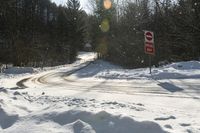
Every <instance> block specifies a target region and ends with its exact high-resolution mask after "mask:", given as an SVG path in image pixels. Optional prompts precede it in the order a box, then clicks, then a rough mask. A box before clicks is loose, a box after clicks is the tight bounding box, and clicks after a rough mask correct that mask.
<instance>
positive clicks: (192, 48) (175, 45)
mask: <svg viewBox="0 0 200 133" xmlns="http://www.w3.org/2000/svg"><path fill="white" fill-rule="evenodd" d="M110 4H111V6H110ZM109 6H110V7H109ZM91 7H92V8H93V15H90V17H89V20H90V21H89V22H90V25H91V27H90V28H89V31H90V32H89V33H91V34H90V39H91V40H92V44H93V48H94V49H96V51H98V52H99V56H100V57H102V58H104V59H106V60H109V61H112V62H114V63H117V64H121V65H123V66H125V67H131V68H133V67H144V66H147V65H148V56H147V55H145V54H144V32H143V31H144V30H150V31H153V32H154V33H155V45H156V56H155V57H154V58H153V62H154V64H155V65H157V64H158V62H159V61H164V60H167V61H169V62H172V61H180V60H196V59H198V58H199V57H200V1H199V0H177V1H172V0H135V1H133V0H132V1H128V0H123V1H117V0H116V1H114V0H100V1H91Z"/></svg>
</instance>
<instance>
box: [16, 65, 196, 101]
mask: <svg viewBox="0 0 200 133" xmlns="http://www.w3.org/2000/svg"><path fill="white" fill-rule="evenodd" d="M92 63H93V61H92V62H86V63H83V64H80V65H77V66H74V67H73V68H72V69H70V70H68V71H66V70H65V69H61V70H59V71H58V70H53V71H49V72H45V73H42V74H38V75H36V76H32V77H28V78H24V79H22V80H20V81H19V82H17V86H18V87H20V88H30V87H33V86H35V87H44V88H59V90H62V89H63V90H73V91H80V92H101V93H112V94H114V93H115V94H127V95H148V96H156V97H174V98H191V99H196V100H199V99H200V89H199V86H200V83H198V79H196V81H194V80H195V79H194V80H193V81H192V82H190V81H188V80H187V79H179V80H160V81H159V80H154V79H146V80H144V79H142V80H109V79H95V78H93V77H89V75H87V76H86V78H83V77H78V76H76V73H77V72H79V74H80V73H81V71H82V70H84V69H86V68H87V67H89V66H90V65H91V64H92ZM194 82H195V83H196V84H194ZM175 85H177V86H175ZM182 88H184V89H182Z"/></svg>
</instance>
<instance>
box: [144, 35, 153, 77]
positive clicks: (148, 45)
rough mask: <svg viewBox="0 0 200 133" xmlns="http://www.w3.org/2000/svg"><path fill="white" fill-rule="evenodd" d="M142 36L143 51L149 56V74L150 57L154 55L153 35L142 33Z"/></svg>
mask: <svg viewBox="0 0 200 133" xmlns="http://www.w3.org/2000/svg"><path fill="white" fill-rule="evenodd" d="M144 36H145V42H144V51H145V53H146V54H148V55H149V70H150V74H151V56H152V55H155V46H154V33H153V32H152V31H144Z"/></svg>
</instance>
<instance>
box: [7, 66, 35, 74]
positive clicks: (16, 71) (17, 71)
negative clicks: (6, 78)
mask: <svg viewBox="0 0 200 133" xmlns="http://www.w3.org/2000/svg"><path fill="white" fill-rule="evenodd" d="M4 73H5V74H24V73H34V69H33V68H32V67H11V68H8V69H5V71H4Z"/></svg>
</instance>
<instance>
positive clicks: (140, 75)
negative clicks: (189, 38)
mask: <svg viewBox="0 0 200 133" xmlns="http://www.w3.org/2000/svg"><path fill="white" fill-rule="evenodd" d="M76 76H80V77H86V76H88V77H91V76H92V77H95V78H103V79H120V80H122V79H125V80H131V79H157V80H162V79H199V78H200V62H199V61H189V62H178V63H172V64H170V65H166V66H163V67H160V68H153V70H152V74H149V68H140V69H122V68H121V67H119V66H115V65H113V64H110V63H109V62H105V61H102V60H98V61H96V62H95V63H93V64H92V65H90V66H89V67H87V68H86V69H83V70H81V71H79V72H78V73H76Z"/></svg>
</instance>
